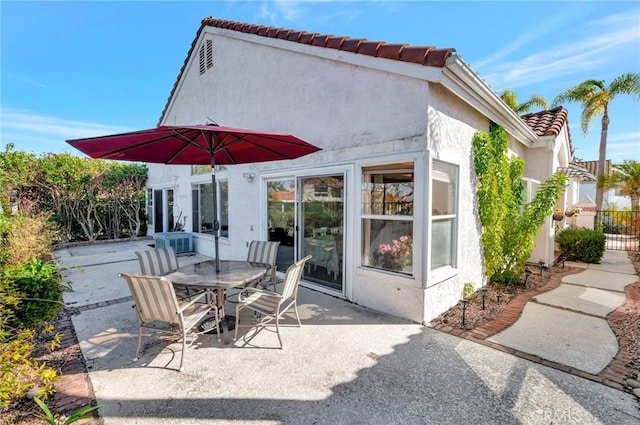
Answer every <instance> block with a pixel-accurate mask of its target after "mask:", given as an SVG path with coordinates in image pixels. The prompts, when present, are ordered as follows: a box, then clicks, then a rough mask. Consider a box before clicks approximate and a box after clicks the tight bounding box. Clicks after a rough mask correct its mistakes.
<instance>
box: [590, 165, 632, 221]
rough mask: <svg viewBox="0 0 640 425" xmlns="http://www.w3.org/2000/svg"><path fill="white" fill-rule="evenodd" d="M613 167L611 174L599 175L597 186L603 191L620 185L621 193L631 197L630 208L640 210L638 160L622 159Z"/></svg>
mask: <svg viewBox="0 0 640 425" xmlns="http://www.w3.org/2000/svg"><path fill="white" fill-rule="evenodd" d="M614 169H615V170H614V172H613V173H612V174H605V175H603V176H602V177H600V179H599V180H598V188H601V189H602V190H603V191H604V190H609V189H614V188H616V187H618V186H620V189H621V192H622V195H623V196H629V197H630V198H631V209H632V210H634V211H640V162H638V161H624V162H623V163H622V164H618V165H614Z"/></svg>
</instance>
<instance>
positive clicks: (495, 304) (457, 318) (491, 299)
mask: <svg viewBox="0 0 640 425" xmlns="http://www.w3.org/2000/svg"><path fill="white" fill-rule="evenodd" d="M529 269H530V270H531V272H532V273H531V274H530V275H529V277H528V278H527V279H526V284H525V278H524V277H523V278H522V279H521V281H520V284H518V285H513V286H504V285H500V284H495V283H489V284H488V285H487V286H486V289H487V292H486V294H485V297H484V310H483V309H482V295H481V293H479V292H476V293H475V294H474V296H473V298H472V299H471V300H470V301H469V304H467V306H466V309H465V312H464V313H465V314H464V316H465V317H464V318H465V320H464V322H465V324H464V326H463V325H462V312H463V308H462V306H461V305H460V304H458V305H456V306H455V307H453V308H451V309H450V310H448V311H447V312H445V313H443V314H442V315H440V316H438V317H436V318H435V319H433V320H432V321H431V323H435V324H446V325H449V326H451V327H453V328H458V329H467V330H470V329H474V328H477V327H479V326H482V325H484V324H485V323H487V322H490V321H492V320H493V319H495V318H496V317H498V316H499V315H500V313H502V311H503V310H504V309H505V307H506V306H507V304H509V301H511V300H512V299H513V298H514V297H516V296H518V295H520V294H523V293H525V292H530V291H532V290H535V289H537V288H539V287H541V286H543V285H545V284H546V283H547V282H548V281H549V279H551V278H552V277H553V276H554V275H555V274H557V273H561V272H565V271H567V269H568V268H565V269H563V268H562V267H561V266H556V267H552V268H548V269H543V271H542V274H540V270H539V269H538V266H537V265H535V266H530V267H529Z"/></svg>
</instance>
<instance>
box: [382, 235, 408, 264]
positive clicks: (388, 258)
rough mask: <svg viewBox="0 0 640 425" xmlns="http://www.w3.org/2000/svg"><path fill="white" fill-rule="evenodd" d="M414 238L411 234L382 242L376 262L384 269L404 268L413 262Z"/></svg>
mask: <svg viewBox="0 0 640 425" xmlns="http://www.w3.org/2000/svg"><path fill="white" fill-rule="evenodd" d="M412 255H413V239H412V238H411V236H410V235H406V236H401V237H400V238H399V239H394V240H393V241H392V242H391V243H390V244H388V243H382V244H380V247H379V249H378V252H377V253H376V263H377V264H378V265H379V266H380V267H382V268H383V269H388V270H402V269H403V268H404V267H406V266H408V265H411V264H412V263H413V258H412Z"/></svg>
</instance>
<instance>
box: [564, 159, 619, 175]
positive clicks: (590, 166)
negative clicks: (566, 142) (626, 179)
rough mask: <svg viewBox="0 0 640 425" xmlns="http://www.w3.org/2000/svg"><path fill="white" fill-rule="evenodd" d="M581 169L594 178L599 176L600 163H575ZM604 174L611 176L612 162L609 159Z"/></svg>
mask: <svg viewBox="0 0 640 425" xmlns="http://www.w3.org/2000/svg"><path fill="white" fill-rule="evenodd" d="M573 164H576V165H577V166H579V167H582V168H584V169H585V170H587V171H588V172H590V173H591V174H593V175H594V176H595V175H597V174H598V161H574V162H573ZM604 173H605V174H611V160H610V159H607V160H606V161H605V163H604Z"/></svg>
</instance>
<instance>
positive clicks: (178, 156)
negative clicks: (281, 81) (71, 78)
mask: <svg viewBox="0 0 640 425" xmlns="http://www.w3.org/2000/svg"><path fill="white" fill-rule="evenodd" d="M67 143H69V144H70V145H71V146H73V147H74V148H76V149H78V150H79V151H81V152H83V153H85V154H87V155H89V156H90V157H92V158H100V159H114V160H119V161H137V162H151V163H157V164H171V165H180V164H181V165H211V180H212V183H213V215H214V217H213V218H214V227H213V230H214V231H213V234H214V236H215V259H216V270H219V269H220V267H219V258H218V230H219V227H220V224H219V222H218V211H217V203H218V201H217V193H216V192H217V191H216V176H215V166H216V165H232V164H247V163H252V162H266V161H277V160H282V159H294V158H299V157H301V156H304V155H307V154H310V153H313V152H316V151H319V150H320V148H318V147H316V146H313V145H311V144H309V143H307V142H305V141H303V140H301V139H298V138H297V137H294V136H292V135H289V134H277V133H268V132H264V131H255V130H244V129H239V128H231V127H221V126H217V125H192V126H161V127H157V128H151V129H148V130H140V131H133V132H130V133H121V134H114V135H110V136H101V137H92V138H87V139H75V140H67Z"/></svg>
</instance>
